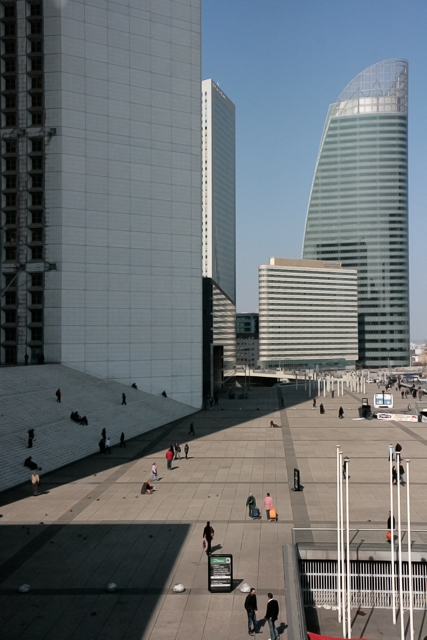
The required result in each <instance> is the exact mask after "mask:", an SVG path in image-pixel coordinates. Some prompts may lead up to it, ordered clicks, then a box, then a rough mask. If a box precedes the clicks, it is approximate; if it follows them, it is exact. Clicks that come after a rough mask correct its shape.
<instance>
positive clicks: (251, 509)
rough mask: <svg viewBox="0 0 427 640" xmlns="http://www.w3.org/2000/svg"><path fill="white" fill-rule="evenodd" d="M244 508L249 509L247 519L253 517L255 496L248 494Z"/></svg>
mask: <svg viewBox="0 0 427 640" xmlns="http://www.w3.org/2000/svg"><path fill="white" fill-rule="evenodd" d="M246 506H247V507H249V517H250V518H253V517H254V509H255V507H256V500H255V496H254V495H252V493H250V494H249V496H248V499H247V500H246Z"/></svg>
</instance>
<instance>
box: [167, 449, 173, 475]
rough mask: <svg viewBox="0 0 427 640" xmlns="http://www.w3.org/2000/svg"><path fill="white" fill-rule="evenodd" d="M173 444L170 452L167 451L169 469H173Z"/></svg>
mask: <svg viewBox="0 0 427 640" xmlns="http://www.w3.org/2000/svg"><path fill="white" fill-rule="evenodd" d="M173 455H174V451H173V444H171V446H170V447H169V449H168V451H166V460H167V468H168V469H172V460H173Z"/></svg>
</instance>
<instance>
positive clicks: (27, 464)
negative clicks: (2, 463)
mask: <svg viewBox="0 0 427 640" xmlns="http://www.w3.org/2000/svg"><path fill="white" fill-rule="evenodd" d="M24 467H28V468H29V469H31V471H34V469H39V471H41V470H42V468H41V467H38V466H37V465H36V463H35V462H33V460H32V457H31V456H28V458H26V460H25V462H24Z"/></svg>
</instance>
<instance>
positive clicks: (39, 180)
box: [32, 176, 43, 189]
mask: <svg viewBox="0 0 427 640" xmlns="http://www.w3.org/2000/svg"><path fill="white" fill-rule="evenodd" d="M32 187H33V189H42V188H43V176H32Z"/></svg>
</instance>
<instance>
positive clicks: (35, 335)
mask: <svg viewBox="0 0 427 640" xmlns="http://www.w3.org/2000/svg"><path fill="white" fill-rule="evenodd" d="M31 340H32V341H33V342H41V341H42V340H43V329H42V327H35V328H34V329H31Z"/></svg>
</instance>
